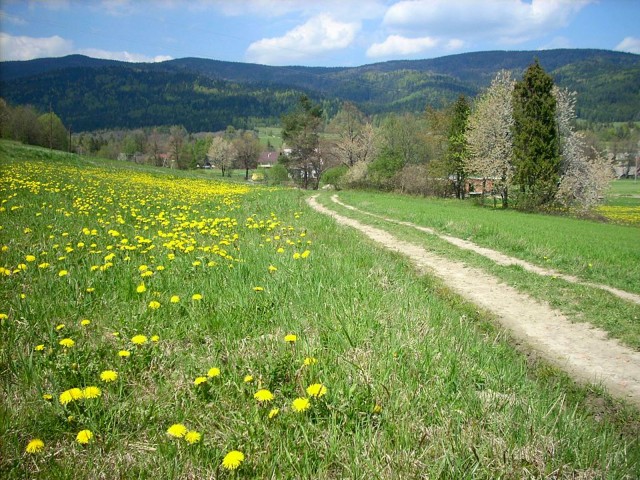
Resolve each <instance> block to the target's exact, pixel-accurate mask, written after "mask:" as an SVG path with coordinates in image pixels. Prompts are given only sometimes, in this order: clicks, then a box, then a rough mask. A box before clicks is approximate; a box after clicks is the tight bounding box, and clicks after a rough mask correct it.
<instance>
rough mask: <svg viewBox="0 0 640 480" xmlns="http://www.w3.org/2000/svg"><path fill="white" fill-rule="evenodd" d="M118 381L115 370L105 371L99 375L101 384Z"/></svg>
mask: <svg viewBox="0 0 640 480" xmlns="http://www.w3.org/2000/svg"><path fill="white" fill-rule="evenodd" d="M117 379H118V372H116V371H115V370H105V371H103V372H102V373H101V374H100V380H102V381H103V382H107V383H109V382H115V381H116V380H117Z"/></svg>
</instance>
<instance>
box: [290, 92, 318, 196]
mask: <svg viewBox="0 0 640 480" xmlns="http://www.w3.org/2000/svg"><path fill="white" fill-rule="evenodd" d="M322 113H323V112H322V107H321V106H320V105H318V104H315V103H313V102H312V101H311V100H310V99H309V97H307V96H306V95H302V96H301V97H300V99H299V100H298V104H297V105H296V107H295V109H294V110H293V111H292V112H290V113H288V114H287V115H284V116H283V117H282V139H283V140H284V141H285V142H286V144H287V145H288V146H289V147H290V148H291V154H290V155H289V158H288V159H287V160H286V163H287V165H286V166H287V167H288V168H297V169H299V170H300V171H301V173H302V181H303V185H304V188H309V181H310V180H311V179H312V178H311V177H312V175H313V174H315V182H314V185H315V188H318V182H319V181H320V174H321V173H322V164H323V162H322V157H321V156H320V152H319V149H318V147H319V144H320V135H319V133H320V129H321V127H322Z"/></svg>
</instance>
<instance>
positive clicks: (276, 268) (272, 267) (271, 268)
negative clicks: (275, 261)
mask: <svg viewBox="0 0 640 480" xmlns="http://www.w3.org/2000/svg"><path fill="white" fill-rule="evenodd" d="M277 271H278V267H274V266H273V265H269V273H273V272H277Z"/></svg>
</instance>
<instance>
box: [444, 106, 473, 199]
mask: <svg viewBox="0 0 640 480" xmlns="http://www.w3.org/2000/svg"><path fill="white" fill-rule="evenodd" d="M470 110H471V107H470V105H469V101H468V100H467V97H465V96H464V95H460V96H459V97H458V99H457V100H456V103H454V104H453V117H452V119H451V127H450V128H449V138H448V139H449V146H448V148H447V163H448V170H449V172H450V174H451V175H452V176H453V187H454V190H455V193H456V197H458V198H460V199H462V198H464V194H465V188H464V183H465V180H466V178H467V174H466V172H465V161H466V159H467V157H468V155H469V151H468V147H467V140H466V137H465V133H466V131H467V122H468V119H469V112H470Z"/></svg>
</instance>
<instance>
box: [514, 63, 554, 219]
mask: <svg viewBox="0 0 640 480" xmlns="http://www.w3.org/2000/svg"><path fill="white" fill-rule="evenodd" d="M513 119H514V126H513V153H514V166H515V176H514V183H515V184H516V185H518V186H519V188H520V192H521V193H522V194H523V196H524V198H522V199H521V201H520V202H519V203H520V206H521V207H523V206H524V207H536V206H540V205H543V204H546V203H549V202H551V201H553V199H554V196H555V194H556V191H557V189H558V182H559V179H560V152H559V133H558V126H557V122H556V99H555V97H554V95H553V79H552V78H551V77H550V76H549V75H548V74H547V73H546V72H545V71H544V69H543V68H542V67H541V66H540V64H539V63H538V60H536V61H535V62H534V63H533V64H532V65H530V66H529V67H528V68H527V70H526V71H525V73H524V76H523V78H522V80H521V81H519V82H517V83H516V86H515V88H514V91H513Z"/></svg>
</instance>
